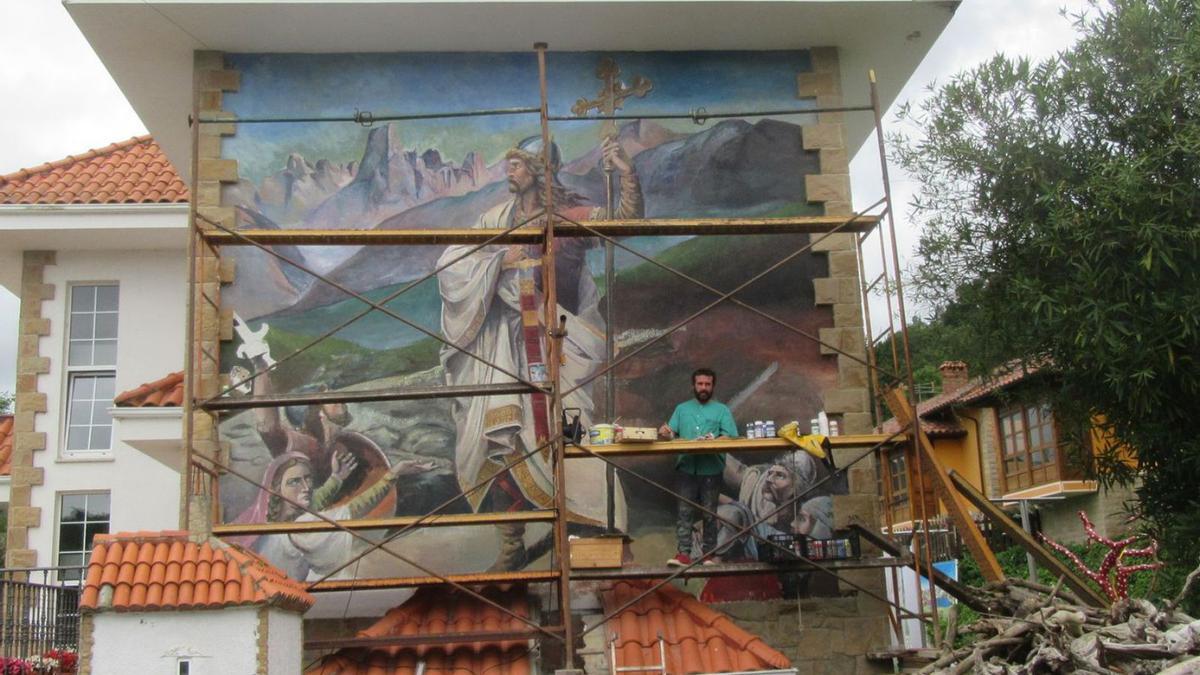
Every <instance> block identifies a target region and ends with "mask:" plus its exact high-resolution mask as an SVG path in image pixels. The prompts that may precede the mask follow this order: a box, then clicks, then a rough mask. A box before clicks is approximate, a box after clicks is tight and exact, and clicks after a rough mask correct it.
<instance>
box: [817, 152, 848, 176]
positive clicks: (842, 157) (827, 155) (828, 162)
mask: <svg viewBox="0 0 1200 675" xmlns="http://www.w3.org/2000/svg"><path fill="white" fill-rule="evenodd" d="M817 155H818V156H820V158H821V173H830V174H837V173H844V174H849V173H850V157H849V155H847V154H846V149H845V148H824V149H822V150H819V151H817Z"/></svg>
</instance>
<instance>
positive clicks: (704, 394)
mask: <svg viewBox="0 0 1200 675" xmlns="http://www.w3.org/2000/svg"><path fill="white" fill-rule="evenodd" d="M692 394H694V395H695V396H696V400H697V401H700V402H701V403H708V401H709V399H711V398H712V392H711V391H693V392H692Z"/></svg>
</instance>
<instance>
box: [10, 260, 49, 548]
mask: <svg viewBox="0 0 1200 675" xmlns="http://www.w3.org/2000/svg"><path fill="white" fill-rule="evenodd" d="M54 263H55V255H54V251H25V253H24V258H23V261H22V268H21V312H20V326H19V328H18V330H19V333H18V338H17V391H16V401H15V407H14V412H15V415H14V418H13V454H12V489H11V493H10V498H9V511H8V544H7V545H8V551H7V553H6V554H5V559H4V566H5V567H35V566H37V565H39V564H50V563H51V561H48V560H42V561H39V560H38V553H37V550H36V549H34V548H32V547H31V546H30V544H29V530H30V529H32V528H36V527H41V526H42V509H41V507H38V506H33V489H34V488H35V487H38V486H40V485H42V484H43V483H44V482H45V473H44V472H45V469H43V468H42V467H38V466H35V464H36V462H34V453H36V452H41V451H43V450H45V449H46V433H45V432H44V431H36V430H35V426H36V425H35V420H36V419H37V416H38V415H44V414H45V413H46V410H47V401H46V394H45V393H44V392H42V391H41V390H40V388H39V385H38V380H39V378H40V376H42V375H45V374H46V373H49V372H50V357H49V356H43V355H42V353H41V339H42V338H43V337H45V336H47V335H49V334H50V319H49V317H43V316H42V302H43V301H44V300H53V299H54V285H53V284H47V283H45V281H44V275H43V272H44V270H45V268H46V266H47V265H53V264H54Z"/></svg>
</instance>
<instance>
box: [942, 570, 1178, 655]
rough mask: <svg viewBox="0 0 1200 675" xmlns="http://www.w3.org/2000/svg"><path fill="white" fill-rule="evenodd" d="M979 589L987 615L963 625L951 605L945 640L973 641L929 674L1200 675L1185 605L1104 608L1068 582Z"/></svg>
mask: <svg viewBox="0 0 1200 675" xmlns="http://www.w3.org/2000/svg"><path fill="white" fill-rule="evenodd" d="M1193 574H1195V573H1193ZM1189 581H1191V579H1189ZM972 592H973V594H978V597H977V598H972V600H974V601H973V602H967V603H965V604H968V605H969V606H971V607H972V608H973V609H976V610H977V611H979V612H980V613H981V614H982V618H980V619H979V620H978V621H975V622H974V623H971V624H969V625H966V626H963V627H961V628H959V627H958V626H957V612H956V611H955V610H956V608H957V606H955V607H953V608H951V612H950V615H949V616H948V619H949V620H948V624H947V628H946V638H947V639H946V640H945V641H944V642H943V644H945V645H953V644H954V642H955V638H956V637H957V636H959V635H960V634H961V635H964V636H968V637H970V638H971V639H970V640H969V644H967V645H966V646H964V647H960V648H958V649H950V648H949V647H946V648H944V653H943V654H942V656H941V657H940V658H938V659H937V660H936V661H934V662H933V663H931V664H929V665H928V666H926V667H925V668H924V669H923V670H921V672H922V673H930V674H933V673H936V674H939V675H941V674H945V673H982V674H986V675H1008V674H1010V673H1012V674H1016V673H1104V674H1108V673H1121V674H1122V675H1126V674H1138V675H1140V674H1142V673H1147V674H1148V673H1167V674H1169V675H1180V674H1181V673H1200V620H1197V619H1193V618H1192V617H1190V616H1188V615H1186V614H1184V613H1183V612H1181V611H1179V610H1178V609H1176V606H1177V604H1178V601H1175V602H1169V603H1166V604H1164V605H1163V606H1162V607H1157V606H1155V605H1154V604H1153V603H1151V602H1149V601H1147V600H1133V599H1126V600H1120V601H1118V602H1115V603H1113V605H1112V606H1111V607H1110V608H1109V609H1099V608H1096V607H1090V606H1088V605H1085V604H1084V603H1083V602H1082V601H1080V600H1079V598H1078V597H1076V596H1075V595H1074V594H1073V593H1071V592H1070V591H1069V590H1067V589H1065V588H1062V587H1061V583H1060V585H1059V586H1056V587H1054V588H1050V587H1048V586H1043V585H1041V584H1036V583H1031V582H1028V581H1024V580H1020V579H1008V580H1005V581H1004V582H1001V583H998V584H990V585H988V586H987V587H985V588H983V589H972ZM1181 595H1182V594H1181ZM968 634H969V635H968Z"/></svg>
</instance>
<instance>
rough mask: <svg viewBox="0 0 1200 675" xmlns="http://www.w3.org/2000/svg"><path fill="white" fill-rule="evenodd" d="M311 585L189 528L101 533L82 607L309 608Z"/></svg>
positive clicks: (136, 608)
mask: <svg viewBox="0 0 1200 675" xmlns="http://www.w3.org/2000/svg"><path fill="white" fill-rule="evenodd" d="M313 602H314V599H313V596H312V595H310V594H309V593H308V592H307V591H305V590H304V584H302V583H300V582H298V581H294V580H292V579H289V578H288V577H287V575H285V574H284V573H283V572H281V571H280V570H278V569H277V568H275V567H272V566H271V565H270V564H269V563H268V562H266V561H265V560H263V559H262V558H260V557H258V556H257V555H255V554H254V553H251V552H249V551H247V550H245V549H243V548H240V547H237V546H234V545H231V544H226V543H223V542H221V541H219V540H217V539H215V538H213V539H209V540H208V541H206V542H204V543H203V544H196V543H195V542H193V541H191V540H190V539H189V538H188V533H187V532H183V531H178V530H173V531H165V532H122V533H120V534H113V535H108V534H98V535H96V538H95V540H94V542H93V548H92V557H91V561H90V562H89V563H88V570H87V581H86V583H85V584H84V587H83V596H82V598H81V599H80V602H79V606H80V608H81V609H84V610H91V611H102V610H107V609H114V610H116V611H127V612H128V611H157V610H164V609H171V610H174V609H217V608H221V607H232V606H235V605H263V604H269V605H274V606H277V607H281V608H284V609H289V610H292V611H296V612H305V611H307V610H308V608H309V607H311V606H312V604H313Z"/></svg>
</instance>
